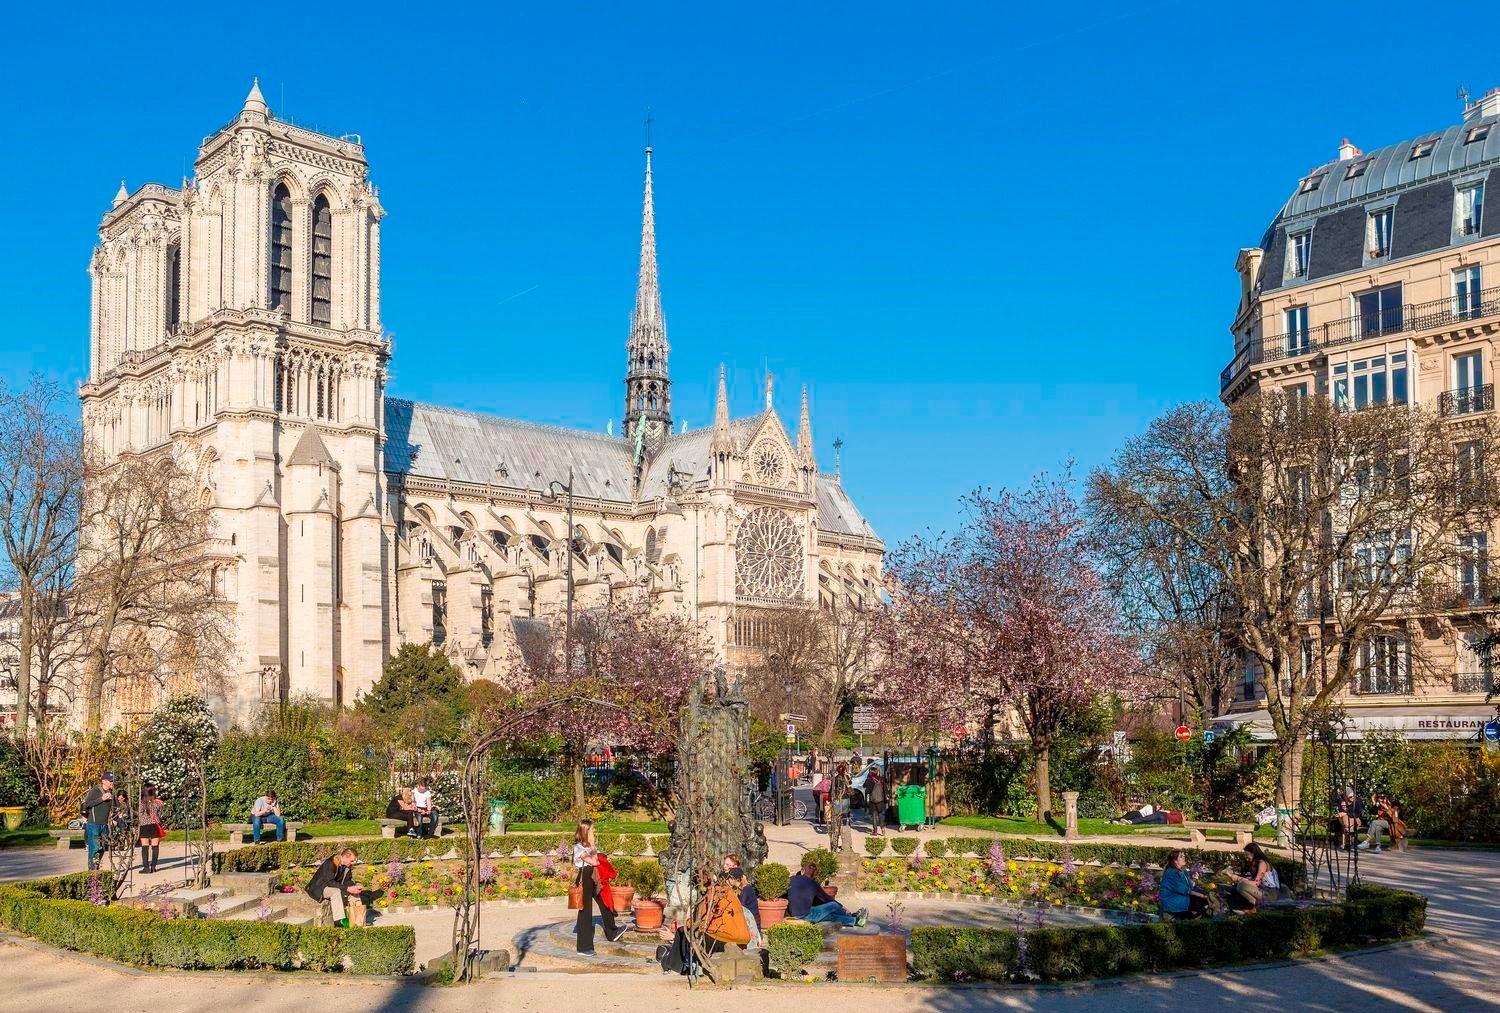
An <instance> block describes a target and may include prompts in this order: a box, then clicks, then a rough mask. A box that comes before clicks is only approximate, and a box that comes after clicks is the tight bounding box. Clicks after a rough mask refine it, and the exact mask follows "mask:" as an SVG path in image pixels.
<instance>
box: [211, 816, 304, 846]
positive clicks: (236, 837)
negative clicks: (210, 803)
mask: <svg viewBox="0 0 1500 1013" xmlns="http://www.w3.org/2000/svg"><path fill="white" fill-rule="evenodd" d="M302 827H303V824H301V823H298V822H294V821H292V820H287V821H286V839H287V840H289V841H295V840H296V839H297V831H299V830H301V829H302ZM224 829H225V830H228V831H229V846H230V847H232V848H238V847H240V846H241V845H242V844H244V843H245V837H246V836H247V835H248V834H249V833H250V824H248V823H226V824H224ZM267 837H269V838H270V839H271V840H273V841H274V840H275V839H276V828H275V827H274V826H272V825H271V824H269V823H262V824H261V827H260V839H261V841H265V840H266V839H267Z"/></svg>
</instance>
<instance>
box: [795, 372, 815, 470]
mask: <svg viewBox="0 0 1500 1013" xmlns="http://www.w3.org/2000/svg"><path fill="white" fill-rule="evenodd" d="M797 453H798V455H800V456H801V458H802V467H804V468H806V469H807V470H809V471H811V470H812V468H813V466H814V465H813V435H812V415H811V413H809V412H808V410H807V384H805V383H804V384H803V385H802V417H801V418H800V419H798V420H797Z"/></svg>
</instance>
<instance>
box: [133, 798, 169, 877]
mask: <svg viewBox="0 0 1500 1013" xmlns="http://www.w3.org/2000/svg"><path fill="white" fill-rule="evenodd" d="M166 805H167V804H166V803H165V802H163V801H162V800H161V796H160V795H158V794H157V793H156V786H155V785H153V784H148V785H145V786H144V787H142V788H141V813H140V819H139V821H138V822H139V823H140V839H141V872H155V871H156V861H157V859H159V858H160V857H161V839H162V837H163V836H164V831H163V830H162V828H161V811H162V810H163V809H164V808H166Z"/></svg>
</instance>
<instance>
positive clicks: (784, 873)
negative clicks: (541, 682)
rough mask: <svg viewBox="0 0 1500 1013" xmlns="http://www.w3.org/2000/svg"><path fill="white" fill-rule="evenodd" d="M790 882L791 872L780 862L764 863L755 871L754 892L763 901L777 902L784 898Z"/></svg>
mask: <svg viewBox="0 0 1500 1013" xmlns="http://www.w3.org/2000/svg"><path fill="white" fill-rule="evenodd" d="M791 882H792V872H791V870H790V869H788V868H787V867H786V866H784V865H782V864H781V863H780V862H766V863H764V864H762V865H761V867H760V868H759V869H756V870H755V892H756V893H757V894H759V895H760V897H761V898H762V899H763V900H779V899H781V898H782V897H785V896H786V891H787V888H788V887H789V886H790V885H791Z"/></svg>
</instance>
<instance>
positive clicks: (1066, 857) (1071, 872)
mask: <svg viewBox="0 0 1500 1013" xmlns="http://www.w3.org/2000/svg"><path fill="white" fill-rule="evenodd" d="M1062 872H1063V875H1064V876H1076V875H1078V863H1077V862H1075V861H1073V849H1072V848H1071V847H1069V846H1068V845H1066V844H1064V845H1063V860H1062Z"/></svg>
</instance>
